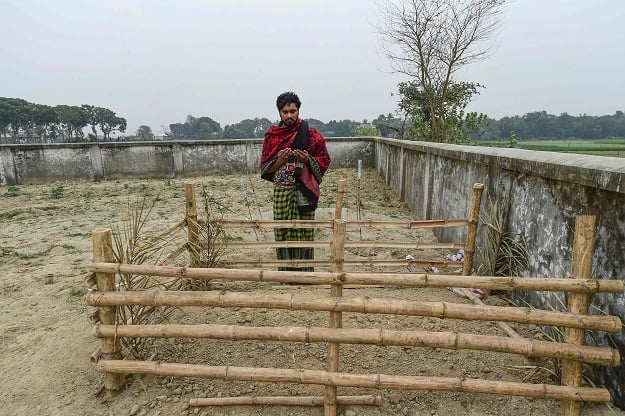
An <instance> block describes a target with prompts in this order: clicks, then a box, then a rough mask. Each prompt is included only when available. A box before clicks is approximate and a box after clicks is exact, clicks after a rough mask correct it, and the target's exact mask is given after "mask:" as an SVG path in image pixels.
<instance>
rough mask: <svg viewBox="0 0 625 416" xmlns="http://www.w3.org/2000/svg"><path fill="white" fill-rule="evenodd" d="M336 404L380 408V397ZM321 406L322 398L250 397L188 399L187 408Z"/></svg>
mask: <svg viewBox="0 0 625 416" xmlns="http://www.w3.org/2000/svg"><path fill="white" fill-rule="evenodd" d="M336 404H340V405H344V406H350V405H351V406H381V405H382V396H337V398H336ZM247 405H277V406H280V405H281V406H323V405H324V398H323V397H322V396H265V397H261V396H251V397H208V398H197V399H189V406H247Z"/></svg>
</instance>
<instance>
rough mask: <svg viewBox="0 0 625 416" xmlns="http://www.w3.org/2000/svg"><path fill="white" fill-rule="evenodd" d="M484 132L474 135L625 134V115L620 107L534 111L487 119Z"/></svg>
mask: <svg viewBox="0 0 625 416" xmlns="http://www.w3.org/2000/svg"><path fill="white" fill-rule="evenodd" d="M483 127H484V131H483V135H481V137H479V136H474V137H473V139H474V140H475V139H480V138H481V139H485V140H500V139H506V138H508V137H509V136H510V133H511V132H515V134H516V139H517V140H541V139H547V140H553V139H556V140H557V139H604V138H611V137H625V115H624V114H623V112H622V111H617V112H615V113H614V114H613V115H611V116H588V115H586V114H583V115H579V116H571V115H569V114H567V113H562V114H560V115H559V116H555V115H552V114H548V113H547V112H546V111H535V112H533V113H527V114H525V115H524V116H512V117H503V118H501V119H499V120H494V119H486V121H485V123H484V125H483Z"/></svg>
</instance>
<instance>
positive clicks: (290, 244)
mask: <svg viewBox="0 0 625 416" xmlns="http://www.w3.org/2000/svg"><path fill="white" fill-rule="evenodd" d="M331 244H332V241H329V240H328V241H275V242H274V241H262V242H253V241H243V242H238V243H237V242H227V243H226V244H225V246H224V247H225V248H228V249H232V248H237V249H254V250H257V249H261V248H279V247H283V248H296V247H314V248H330V245H331Z"/></svg>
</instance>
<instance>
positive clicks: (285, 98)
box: [276, 91, 302, 111]
mask: <svg viewBox="0 0 625 416" xmlns="http://www.w3.org/2000/svg"><path fill="white" fill-rule="evenodd" d="M289 104H295V107H297V109H298V110H299V107H300V105H302V102H301V101H300V100H299V97H298V96H297V94H295V93H294V92H291V91H288V92H284V93H282V94H280V95H278V99H277V100H276V106H277V107H278V111H280V110H282V108H283V107H284V106H285V105H289Z"/></svg>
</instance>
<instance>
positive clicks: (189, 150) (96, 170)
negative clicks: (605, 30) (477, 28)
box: [0, 138, 374, 186]
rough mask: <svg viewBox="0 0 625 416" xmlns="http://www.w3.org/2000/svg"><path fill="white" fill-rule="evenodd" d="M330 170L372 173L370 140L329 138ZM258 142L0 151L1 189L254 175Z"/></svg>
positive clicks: (86, 145)
mask: <svg viewBox="0 0 625 416" xmlns="http://www.w3.org/2000/svg"><path fill="white" fill-rule="evenodd" d="M327 142H328V152H329V153H330V156H331V158H332V167H354V168H355V167H356V166H357V163H358V160H359V159H360V160H363V163H364V166H365V167H373V163H374V155H373V151H374V143H373V141H372V140H371V139H365V140H362V139H355V138H328V139H327ZM261 148H262V140H260V139H251V140H202V141H200V140H193V141H191V140H189V141H179V142H131V143H127V142H124V143H69V144H47V145H0V185H1V186H6V185H25V184H40V183H48V182H52V181H56V180H108V179H114V178H118V177H124V176H137V177H169V178H173V177H180V176H193V175H202V174H205V173H207V172H211V171H221V172H226V173H227V172H234V171H238V172H245V171H246V170H247V171H248V172H257V171H258V170H259V168H258V166H259V163H260V151H261Z"/></svg>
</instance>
